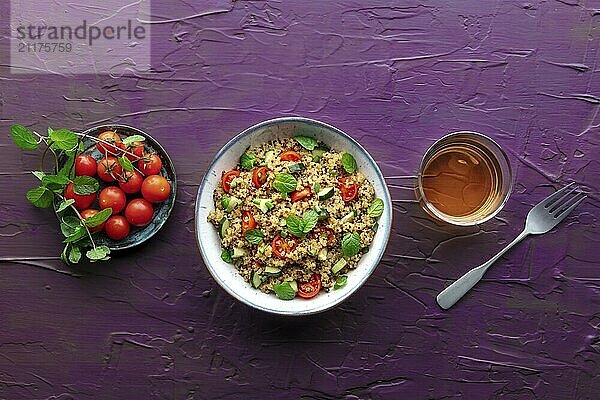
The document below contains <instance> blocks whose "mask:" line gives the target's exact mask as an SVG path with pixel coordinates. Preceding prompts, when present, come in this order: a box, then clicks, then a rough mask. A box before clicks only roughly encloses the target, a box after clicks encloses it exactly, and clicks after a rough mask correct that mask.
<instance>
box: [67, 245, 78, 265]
mask: <svg viewBox="0 0 600 400" xmlns="http://www.w3.org/2000/svg"><path fill="white" fill-rule="evenodd" d="M79 260H81V249H80V248H79V246H73V247H72V248H71V251H70V252H69V262H70V263H72V264H77V263H78V262H79Z"/></svg>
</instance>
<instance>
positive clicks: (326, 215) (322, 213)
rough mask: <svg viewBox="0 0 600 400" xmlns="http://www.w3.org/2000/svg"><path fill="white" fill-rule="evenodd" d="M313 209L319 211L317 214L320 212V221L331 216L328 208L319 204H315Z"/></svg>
mask: <svg viewBox="0 0 600 400" xmlns="http://www.w3.org/2000/svg"><path fill="white" fill-rule="evenodd" d="M313 209H314V210H315V211H316V212H317V214H319V220H320V221H322V220H324V219H327V218H329V213H328V212H327V210H323V209H322V208H321V207H319V206H314V207H313Z"/></svg>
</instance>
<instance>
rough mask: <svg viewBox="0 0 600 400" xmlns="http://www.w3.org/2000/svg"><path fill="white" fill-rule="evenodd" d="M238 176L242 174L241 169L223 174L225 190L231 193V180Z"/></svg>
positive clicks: (222, 181) (222, 180)
mask: <svg viewBox="0 0 600 400" xmlns="http://www.w3.org/2000/svg"><path fill="white" fill-rule="evenodd" d="M236 176H240V171H235V170H232V171H228V172H225V174H223V178H221V187H223V190H224V191H225V192H227V193H229V192H230V191H231V181H232V180H233V178H235V177H236Z"/></svg>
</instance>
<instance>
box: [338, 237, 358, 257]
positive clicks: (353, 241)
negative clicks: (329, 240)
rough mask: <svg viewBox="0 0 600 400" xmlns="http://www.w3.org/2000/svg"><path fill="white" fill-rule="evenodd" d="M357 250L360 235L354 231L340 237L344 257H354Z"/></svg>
mask: <svg viewBox="0 0 600 400" xmlns="http://www.w3.org/2000/svg"><path fill="white" fill-rule="evenodd" d="M359 251H360V235H359V234H358V233H356V232H352V233H346V234H345V235H344V237H343V238H342V254H343V255H344V257H346V258H350V257H354V256H355V255H357V254H358V252H359Z"/></svg>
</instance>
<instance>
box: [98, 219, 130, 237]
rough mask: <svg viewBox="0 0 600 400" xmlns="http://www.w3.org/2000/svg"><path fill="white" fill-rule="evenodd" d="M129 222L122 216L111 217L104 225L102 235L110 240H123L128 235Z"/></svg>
mask: <svg viewBox="0 0 600 400" xmlns="http://www.w3.org/2000/svg"><path fill="white" fill-rule="evenodd" d="M130 229H131V228H130V227H129V222H127V218H125V217H124V216H122V215H112V216H111V217H110V218H109V219H108V220H107V221H106V223H105V225H104V233H106V236H108V237H109V238H111V239H112V240H123V239H125V238H126V237H127V235H129V231H130Z"/></svg>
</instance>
